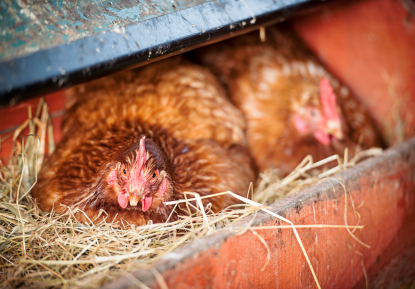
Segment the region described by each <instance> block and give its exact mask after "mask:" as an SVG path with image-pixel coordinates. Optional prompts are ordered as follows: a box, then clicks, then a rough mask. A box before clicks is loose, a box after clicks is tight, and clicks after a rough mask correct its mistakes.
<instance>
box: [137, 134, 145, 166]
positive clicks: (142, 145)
mask: <svg viewBox="0 0 415 289" xmlns="http://www.w3.org/2000/svg"><path fill="white" fill-rule="evenodd" d="M145 141H146V137H145V136H143V137H142V138H141V140H140V148H139V149H138V153H137V166H138V167H139V168H141V167H143V165H144V164H145V162H146V161H147V153H146V145H145Z"/></svg>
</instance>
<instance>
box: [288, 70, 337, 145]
mask: <svg viewBox="0 0 415 289" xmlns="http://www.w3.org/2000/svg"><path fill="white" fill-rule="evenodd" d="M339 111H340V110H339V109H338V107H337V104H336V95H335V94H334V92H333V88H332V87H331V85H330V82H329V81H328V80H327V79H326V78H323V79H322V80H321V81H320V103H319V105H313V104H309V103H307V104H305V105H304V106H300V107H297V109H296V113H295V115H294V126H295V128H296V129H297V131H298V132H299V133H301V134H313V135H314V137H315V138H316V139H317V140H318V141H319V142H320V143H322V144H324V145H330V143H331V142H332V141H333V140H336V139H340V140H341V139H343V128H342V122H341V117H340V114H339Z"/></svg>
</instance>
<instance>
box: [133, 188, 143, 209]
mask: <svg viewBox="0 0 415 289" xmlns="http://www.w3.org/2000/svg"><path fill="white" fill-rule="evenodd" d="M142 193H143V188H140V189H137V190H134V191H132V192H130V206H132V207H135V206H137V204H138V201H139V200H140V196H141V195H142Z"/></svg>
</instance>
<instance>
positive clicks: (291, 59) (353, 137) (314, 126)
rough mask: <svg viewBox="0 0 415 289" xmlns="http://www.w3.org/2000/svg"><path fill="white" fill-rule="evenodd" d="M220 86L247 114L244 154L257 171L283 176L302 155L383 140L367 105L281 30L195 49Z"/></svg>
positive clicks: (340, 150)
mask: <svg viewBox="0 0 415 289" xmlns="http://www.w3.org/2000/svg"><path fill="white" fill-rule="evenodd" d="M196 55H197V58H199V60H200V61H201V62H202V63H203V64H204V65H206V66H208V67H209V68H210V69H211V70H212V72H213V73H215V74H216V75H217V76H218V77H219V78H220V80H221V81H222V82H223V83H224V84H225V85H226V87H227V88H228V91H229V95H230V97H231V100H232V101H233V103H234V104H235V105H236V106H237V107H238V108H240V109H241V110H242V112H243V113H244V115H245V117H246V120H247V136H248V141H249V147H250V150H251V154H252V156H253V158H254V159H255V161H256V163H257V165H258V167H259V169H260V170H264V169H266V168H268V167H276V168H279V169H280V170H281V171H282V174H287V173H289V172H290V171H291V170H293V169H294V168H295V167H296V166H297V165H298V164H299V163H300V162H301V161H302V160H303V159H304V158H305V157H306V156H307V155H311V156H312V157H313V159H314V161H316V160H321V159H323V158H326V157H329V156H331V155H334V154H340V155H342V154H343V153H344V149H345V148H346V147H348V148H349V152H350V153H349V155H350V154H351V155H353V154H355V153H356V152H357V151H359V150H360V149H366V148H370V147H373V146H383V141H382V139H381V137H380V135H379V133H378V131H377V129H376V127H375V126H374V123H373V120H372V118H371V117H370V115H369V113H368V111H367V110H366V109H365V108H364V107H363V106H362V105H361V104H360V103H359V102H358V101H357V100H356V99H355V98H354V97H353V95H352V94H351V93H350V91H349V90H348V89H347V88H346V86H344V85H342V84H340V83H339V81H338V80H337V79H335V78H334V77H333V76H332V75H330V74H329V73H328V72H327V71H326V70H325V69H324V68H323V66H322V65H321V64H320V63H319V62H318V60H317V59H316V58H315V57H314V56H313V55H312V54H311V53H310V52H309V51H308V50H307V49H306V48H305V47H304V46H303V45H302V44H301V43H300V42H299V41H298V40H297V39H296V38H295V37H294V36H293V35H292V34H291V33H290V32H289V31H287V30H285V29H277V28H267V39H266V41H265V42H264V43H262V42H261V41H260V39H259V37H258V32H253V33H250V34H247V35H244V36H241V37H237V38H235V39H232V40H229V41H225V42H221V43H219V44H215V45H212V46H209V47H207V48H204V49H201V50H199V51H197V54H196Z"/></svg>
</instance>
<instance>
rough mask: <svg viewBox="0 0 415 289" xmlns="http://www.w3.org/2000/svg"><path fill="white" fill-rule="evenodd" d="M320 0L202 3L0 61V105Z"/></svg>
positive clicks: (192, 44) (194, 44)
mask: <svg viewBox="0 0 415 289" xmlns="http://www.w3.org/2000/svg"><path fill="white" fill-rule="evenodd" d="M149 1H150V0H149ZM103 2H105V3H106V2H108V1H103ZM114 2H115V1H114ZM173 2H174V1H173ZM321 2H322V1H316V0H283V1H281V0H278V1H277V0H274V1H272V0H243V1H242V0H220V1H217V2H207V3H203V4H200V5H196V6H193V7H189V8H184V9H182V10H180V11H178V12H172V13H167V14H164V15H162V16H159V17H153V18H151V19H147V20H140V19H139V20H138V21H137V22H134V23H132V24H131V23H130V22H128V23H130V24H129V25H126V26H117V27H115V28H110V29H109V30H107V31H101V32H99V33H94V34H91V35H89V36H87V37H84V38H81V39H77V40H73V41H70V42H68V43H66V44H59V45H56V46H52V47H50V48H46V49H40V50H37V51H35V52H33V53H31V54H27V55H24V56H20V57H17V58H14V59H9V60H5V61H3V62H1V63H0V104H3V105H4V104H9V103H15V102H16V101H19V100H22V99H25V98H28V97H31V96H36V95H39V94H43V93H48V92H52V91H54V90H58V89H61V88H64V87H69V86H71V85H74V84H78V83H81V82H85V81H89V80H92V79H95V78H98V77H102V76H105V75H108V74H111V73H114V72H117V71H120V70H123V69H127V68H130V67H133V66H137V65H143V64H146V63H148V62H152V61H155V60H158V59H161V58H164V57H167V56H170V55H173V54H178V53H181V52H184V51H187V50H190V49H192V48H195V47H198V46H202V45H205V44H208V43H212V42H214V41H219V40H221V39H224V38H229V37H232V36H234V35H237V34H240V33H244V32H247V31H251V30H253V29H255V28H257V27H258V26H260V25H267V24H271V23H275V22H279V21H283V20H284V19H285V18H286V17H288V16H291V15H292V14H294V12H298V11H302V10H304V9H307V8H311V7H315V6H316V5H317V4H319V3H321ZM140 3H141V2H140ZM171 3H172V2H171ZM2 5H3V4H2ZM172 5H174V4H172ZM3 6H4V5H3ZM3 6H2V9H4V8H3ZM125 9H127V8H125ZM131 9H134V8H131ZM110 11H111V10H110ZM128 11H130V12H131V11H132V10H128V9H127V10H123V12H122V13H121V12H118V14H117V15H127V13H128ZM101 12H102V11H101ZM120 13H121V14H120ZM123 13H124V14H123ZM132 13H133V12H132ZM100 15H102V14H100ZM88 16H89V17H91V18H92V17H93V16H92V15H91V14H88ZM114 17H115V16H114ZM75 19H76V18H75ZM129 21H133V20H131V19H129ZM128 23H127V24H128ZM101 27H103V26H101ZM107 28H108V27H107ZM100 29H101V28H100ZM103 29H104V28H103Z"/></svg>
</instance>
